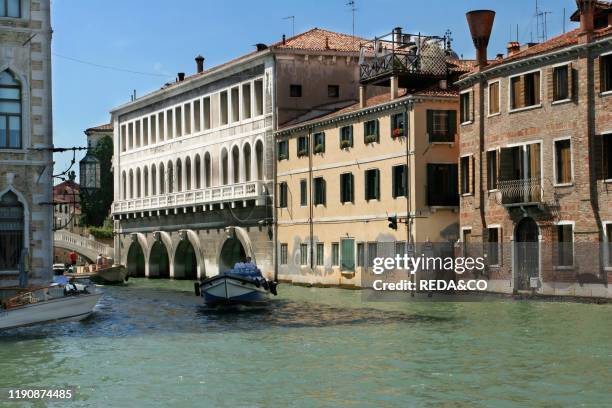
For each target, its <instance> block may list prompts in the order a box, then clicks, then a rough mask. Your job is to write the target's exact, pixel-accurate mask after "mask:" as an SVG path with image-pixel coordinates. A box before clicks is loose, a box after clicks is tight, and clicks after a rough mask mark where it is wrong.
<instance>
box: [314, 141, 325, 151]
mask: <svg viewBox="0 0 612 408" xmlns="http://www.w3.org/2000/svg"><path fill="white" fill-rule="evenodd" d="M324 151H325V147H323V145H322V144H321V143H319V144H318V145H316V146H315V148H314V152H315V153H323V152H324Z"/></svg>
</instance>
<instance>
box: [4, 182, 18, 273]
mask: <svg viewBox="0 0 612 408" xmlns="http://www.w3.org/2000/svg"><path fill="white" fill-rule="evenodd" d="M23 222H24V221H23V205H22V204H21V203H20V202H19V200H18V198H17V195H16V194H15V193H13V192H12V191H9V192H7V193H6V194H4V195H3V196H2V197H0V270H16V269H18V268H19V261H20V258H21V250H22V249H23Z"/></svg>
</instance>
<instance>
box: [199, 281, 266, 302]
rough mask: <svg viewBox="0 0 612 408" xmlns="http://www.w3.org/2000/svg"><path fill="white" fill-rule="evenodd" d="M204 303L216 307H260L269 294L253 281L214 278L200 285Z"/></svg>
mask: <svg viewBox="0 0 612 408" xmlns="http://www.w3.org/2000/svg"><path fill="white" fill-rule="evenodd" d="M200 292H201V295H202V298H203V299H204V303H206V304H207V305H208V306H217V305H233V304H242V305H260V304H265V303H267V301H268V300H269V299H270V292H269V291H268V290H266V289H265V288H264V287H263V286H261V285H260V286H259V287H258V286H257V285H256V284H255V283H254V282H253V281H250V280H247V279H239V278H235V277H230V276H223V275H220V276H215V277H213V278H210V279H207V280H205V281H204V282H202V283H201V285H200Z"/></svg>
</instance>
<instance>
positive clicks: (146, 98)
mask: <svg viewBox="0 0 612 408" xmlns="http://www.w3.org/2000/svg"><path fill="white" fill-rule="evenodd" d="M269 54H270V48H267V49H265V50H262V51H260V52H256V53H254V54H253V55H250V56H248V57H244V59H242V58H241V57H238V58H237V60H236V61H233V62H228V63H222V64H219V65H217V66H216V67H213V68H211V69H210V70H208V71H206V72H204V73H203V74H202V75H200V76H197V77H194V78H192V79H189V80H185V81H183V82H182V83H179V84H177V85H175V86H173V87H172V88H169V89H167V88H161V89H158V90H156V91H153V92H150V93H148V94H146V95H143V96H141V97H140V98H137V99H136V100H135V101H131V102H127V103H124V104H123V105H119V106H117V107H115V108H112V109H111V110H110V113H111V115H113V114H117V113H127V112H130V111H133V110H136V109H139V108H141V107H144V106H146V105H148V104H149V103H150V101H151V100H154V99H155V98H157V97H159V96H162V95H169V94H180V93H182V92H184V91H185V90H187V89H186V88H187V85H192V86H194V84H198V85H199V82H200V81H203V80H205V79H209V78H210V77H211V76H214V75H215V74H218V73H219V72H222V71H223V70H226V69H230V68H233V67H236V66H239V65H241V64H246V63H249V62H252V61H254V60H257V59H260V58H264V57H266V56H267V55H269Z"/></svg>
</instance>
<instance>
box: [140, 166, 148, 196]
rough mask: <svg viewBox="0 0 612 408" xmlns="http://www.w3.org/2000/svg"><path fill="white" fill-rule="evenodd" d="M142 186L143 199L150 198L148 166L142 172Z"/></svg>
mask: <svg viewBox="0 0 612 408" xmlns="http://www.w3.org/2000/svg"><path fill="white" fill-rule="evenodd" d="M142 186H143V190H144V193H143V195H142V196H143V197H148V196H149V169H148V168H147V166H145V167H144V169H143V171H142Z"/></svg>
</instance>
